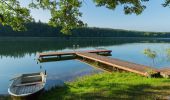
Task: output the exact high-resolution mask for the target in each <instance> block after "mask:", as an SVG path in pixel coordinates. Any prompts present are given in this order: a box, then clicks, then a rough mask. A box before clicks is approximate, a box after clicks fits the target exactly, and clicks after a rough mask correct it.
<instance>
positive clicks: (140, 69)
mask: <svg viewBox="0 0 170 100" xmlns="http://www.w3.org/2000/svg"><path fill="white" fill-rule="evenodd" d="M76 55H77V56H79V57H83V58H85V59H90V60H93V61H95V62H96V61H97V62H99V63H102V64H106V65H109V66H112V67H116V68H118V69H122V70H125V71H129V72H134V73H137V74H140V75H143V76H148V75H149V71H151V70H152V71H153V72H155V73H156V72H157V69H155V68H152V67H149V66H144V65H140V64H135V63H131V62H127V61H122V60H119V59H115V58H109V57H106V56H100V55H97V54H92V53H87V52H77V53H76Z"/></svg>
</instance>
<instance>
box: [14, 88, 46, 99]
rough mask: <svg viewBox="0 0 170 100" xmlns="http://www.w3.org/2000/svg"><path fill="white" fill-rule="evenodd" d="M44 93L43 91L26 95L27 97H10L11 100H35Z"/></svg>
mask: <svg viewBox="0 0 170 100" xmlns="http://www.w3.org/2000/svg"><path fill="white" fill-rule="evenodd" d="M43 92H44V89H42V90H40V91H38V92H36V93H34V94H31V95H28V96H13V95H11V98H12V100H37V99H38V97H39V96H40V95H41V94H42V93H43Z"/></svg>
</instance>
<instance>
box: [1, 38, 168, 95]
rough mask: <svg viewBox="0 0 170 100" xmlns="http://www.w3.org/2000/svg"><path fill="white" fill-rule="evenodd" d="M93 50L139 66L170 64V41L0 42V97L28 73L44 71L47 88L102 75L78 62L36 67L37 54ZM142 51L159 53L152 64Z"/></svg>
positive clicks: (48, 63) (59, 40) (40, 40)
mask: <svg viewBox="0 0 170 100" xmlns="http://www.w3.org/2000/svg"><path fill="white" fill-rule="evenodd" d="M73 45H79V48H78V49H77V50H94V49H96V48H105V49H109V50H112V56H111V57H113V58H118V59H122V60H126V61H130V62H135V63H138V64H143V65H148V66H154V67H156V68H163V67H168V66H169V65H170V60H168V57H167V55H166V52H165V51H166V49H167V48H170V39H128V38H74V39H73V38H71V39H58V38H0V94H8V93H7V88H8V86H9V84H10V81H9V80H10V79H11V78H13V77H15V76H17V75H19V74H22V73H30V72H39V71H44V70H47V73H48V77H47V86H46V88H50V87H52V86H55V85H56V84H57V85H58V84H60V83H61V84H62V83H63V82H65V81H70V80H74V79H75V78H77V77H78V76H83V75H87V74H91V73H97V72H101V71H100V70H98V69H95V68H93V67H91V66H89V65H86V64H84V63H82V62H79V61H78V60H66V61H55V62H46V63H39V64H37V60H36V59H37V54H38V53H39V52H50V51H72V50H73ZM145 48H150V49H153V50H155V51H156V52H157V53H158V57H157V58H156V59H155V63H154V64H153V63H152V59H150V58H148V57H146V56H145V55H144V54H143V50H144V49H145Z"/></svg>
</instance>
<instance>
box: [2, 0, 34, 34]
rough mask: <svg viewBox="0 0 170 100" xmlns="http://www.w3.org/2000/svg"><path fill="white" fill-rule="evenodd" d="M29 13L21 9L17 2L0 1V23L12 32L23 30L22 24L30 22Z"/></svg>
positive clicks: (10, 0) (9, 0) (11, 0)
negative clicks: (9, 27) (10, 28)
mask: <svg viewBox="0 0 170 100" xmlns="http://www.w3.org/2000/svg"><path fill="white" fill-rule="evenodd" d="M32 20H33V19H32V17H31V16H30V11H29V10H28V9H27V8H24V7H21V6H20V3H19V1H17V0H1V1H0V23H1V24H2V25H8V26H11V27H12V28H13V30H16V31H21V30H25V29H26V28H25V27H24V23H28V22H30V21H32Z"/></svg>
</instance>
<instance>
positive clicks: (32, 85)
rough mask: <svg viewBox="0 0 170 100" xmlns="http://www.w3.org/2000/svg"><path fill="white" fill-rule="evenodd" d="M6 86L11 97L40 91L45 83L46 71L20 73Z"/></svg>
mask: <svg viewBox="0 0 170 100" xmlns="http://www.w3.org/2000/svg"><path fill="white" fill-rule="evenodd" d="M12 80H13V81H12V83H11V85H10V86H9V88H8V93H9V94H10V95H11V96H12V97H13V98H26V97H30V96H32V95H34V94H37V93H39V92H40V91H42V90H43V89H44V87H45V84H46V72H39V73H28V74H22V75H20V76H18V77H16V78H14V79H12Z"/></svg>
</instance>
